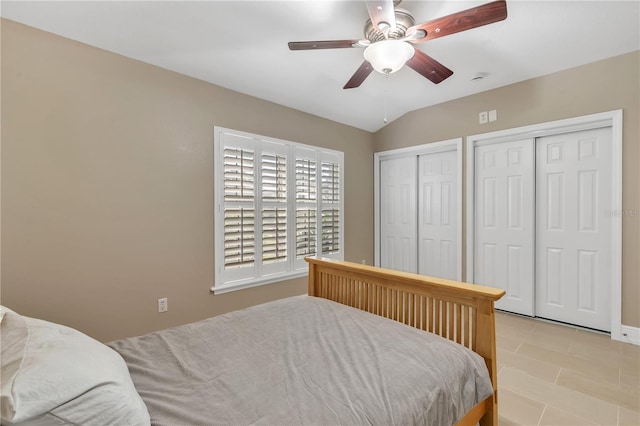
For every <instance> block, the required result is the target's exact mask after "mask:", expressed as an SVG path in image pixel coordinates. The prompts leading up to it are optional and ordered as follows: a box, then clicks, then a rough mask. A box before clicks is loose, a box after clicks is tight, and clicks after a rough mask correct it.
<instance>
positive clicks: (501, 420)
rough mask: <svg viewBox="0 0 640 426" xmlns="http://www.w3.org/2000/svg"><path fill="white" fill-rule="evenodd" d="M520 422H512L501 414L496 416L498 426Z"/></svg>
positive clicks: (509, 425) (515, 424) (518, 424)
mask: <svg viewBox="0 0 640 426" xmlns="http://www.w3.org/2000/svg"><path fill="white" fill-rule="evenodd" d="M520 425H521V423H518V422H514V421H513V420H509V419H507V418H504V417H502V416H498V426H520Z"/></svg>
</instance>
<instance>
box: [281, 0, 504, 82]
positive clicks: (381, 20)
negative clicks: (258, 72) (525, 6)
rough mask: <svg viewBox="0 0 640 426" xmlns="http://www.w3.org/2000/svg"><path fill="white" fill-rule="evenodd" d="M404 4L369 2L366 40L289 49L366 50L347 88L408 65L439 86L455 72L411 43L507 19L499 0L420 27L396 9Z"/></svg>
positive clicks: (297, 45) (397, 0)
mask: <svg viewBox="0 0 640 426" xmlns="http://www.w3.org/2000/svg"><path fill="white" fill-rule="evenodd" d="M401 1H402V0H368V1H366V2H365V3H366V5H367V10H368V12H369V17H370V19H368V20H367V22H366V24H365V27H364V35H365V38H364V39H359V40H326V41H293V42H289V49H291V50H316V49H341V48H348V47H361V48H365V51H364V58H365V60H364V62H363V63H362V65H360V68H358V70H357V71H356V72H355V74H353V76H352V77H351V79H349V81H348V82H347V84H345V86H344V89H352V88H355V87H359V86H360V85H361V84H362V82H364V80H365V79H366V78H367V77H368V76H369V74H371V72H372V71H373V70H374V69H375V70H376V71H378V72H380V73H382V74H386V75H388V74H391V73H394V72H396V71H398V70H399V69H400V68H402V67H403V66H404V65H405V64H406V65H408V66H409V67H410V68H412V69H413V70H414V71H416V72H418V73H419V74H421V75H422V76H424V77H426V78H427V79H429V80H431V81H432V82H433V83H435V84H438V83H440V82H441V81H443V80H445V79H447V78H448V77H450V76H451V75H452V74H453V71H451V70H450V69H449V68H447V67H445V66H444V65H442V64H441V63H440V62H438V61H436V60H435V59H433V58H431V57H430V56H428V55H427V54H425V53H424V52H422V51H421V50H418V49H415V48H414V47H413V46H412V45H411V44H417V43H424V42H425V41H429V40H433V39H434V38H438V37H444V36H446V35H450V34H455V33H459V32H461V31H466V30H470V29H472V28H476V27H480V26H483V25H487V24H492V23H494V22H498V21H502V20H503V19H505V18H506V17H507V3H506V1H505V0H498V1H493V2H491V3H486V4H484V5H481V6H478V7H473V8H470V9H467V10H463V11H461V12H457V13H453V14H451V15H447V16H443V17H441V18H436V19H432V20H430V21H426V22H423V23H421V24H417V25H416V24H415V20H414V18H413V15H411V13H410V12H409V11H407V10H404V9H396V8H395V6H397V5H398V4H400V2H401ZM410 43H411V44H410Z"/></svg>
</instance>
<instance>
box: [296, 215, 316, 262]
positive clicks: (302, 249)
mask: <svg viewBox="0 0 640 426" xmlns="http://www.w3.org/2000/svg"><path fill="white" fill-rule="evenodd" d="M316 217H317V214H316V209H315V208H309V207H297V208H296V259H298V260H301V259H304V257H305V256H315V255H316V244H317V239H316V232H317V227H318V220H317V219H316Z"/></svg>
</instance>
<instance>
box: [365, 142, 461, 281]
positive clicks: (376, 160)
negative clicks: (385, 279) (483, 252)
mask: <svg viewBox="0 0 640 426" xmlns="http://www.w3.org/2000/svg"><path fill="white" fill-rule="evenodd" d="M448 151H455V152H456V167H457V173H456V179H457V181H458V182H457V185H456V191H457V192H458V196H457V199H456V202H457V203H458V208H457V217H456V222H457V224H456V225H457V233H458V238H457V241H456V244H457V245H458V250H457V260H456V263H457V265H456V279H457V280H458V281H461V280H462V253H463V249H464V247H463V245H462V242H463V238H462V216H463V213H462V210H463V204H462V201H463V197H462V184H463V182H462V181H463V174H462V173H463V163H462V138H461V137H460V138H454V139H447V140H444V141H438V142H432V143H426V144H423V145H416V146H410V147H407V148H398V149H391V150H388V151H380V152H375V153H374V154H373V182H374V183H373V185H374V188H373V205H374V209H373V210H374V212H373V214H374V239H373V240H374V264H375V265H376V266H380V263H381V262H380V162H381V161H384V160H390V159H394V158H402V157H409V156H415V157H418V156H419V155H423V154H435V153H438V152H448ZM416 214H417V212H416Z"/></svg>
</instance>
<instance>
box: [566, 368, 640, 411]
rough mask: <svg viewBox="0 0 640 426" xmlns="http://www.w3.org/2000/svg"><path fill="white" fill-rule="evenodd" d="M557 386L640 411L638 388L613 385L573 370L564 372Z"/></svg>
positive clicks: (639, 392)
mask: <svg viewBox="0 0 640 426" xmlns="http://www.w3.org/2000/svg"><path fill="white" fill-rule="evenodd" d="M557 384H558V385H559V386H563V387H565V388H568V389H572V390H575V391H578V392H582V393H584V394H586V395H591V396H594V397H596V398H598V399H602V400H604V401H608V402H611V403H612V404H615V405H620V406H622V407H625V408H628V409H631V410H636V411H640V391H639V390H638V389H637V388H636V389H634V388H632V387H627V386H616V385H612V384H610V383H607V382H603V381H599V380H594V379H593V378H590V377H587V376H585V375H583V374H580V373H575V372H573V371H571V370H562V371H561V372H560V375H559V376H558V381H557Z"/></svg>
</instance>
